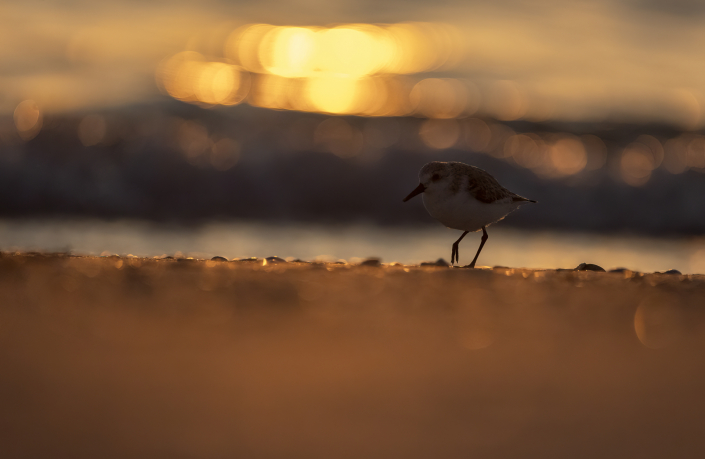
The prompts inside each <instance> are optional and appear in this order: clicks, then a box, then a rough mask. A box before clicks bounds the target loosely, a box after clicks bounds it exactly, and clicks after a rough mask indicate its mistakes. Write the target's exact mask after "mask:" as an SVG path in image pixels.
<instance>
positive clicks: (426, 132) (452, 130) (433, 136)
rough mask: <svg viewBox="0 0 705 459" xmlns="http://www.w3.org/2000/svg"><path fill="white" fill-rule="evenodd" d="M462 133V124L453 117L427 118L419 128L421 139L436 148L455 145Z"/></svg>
mask: <svg viewBox="0 0 705 459" xmlns="http://www.w3.org/2000/svg"><path fill="white" fill-rule="evenodd" d="M460 133H461V131H460V124H459V123H458V121H456V120H452V119H443V120H438V119H430V120H426V121H424V122H423V123H422V124H421V127H420V128H419V137H420V138H421V141H423V143H424V144H426V145H427V146H429V147H431V148H433V149H436V150H443V149H446V148H451V147H453V146H455V144H457V143H458V139H459V138H460Z"/></svg>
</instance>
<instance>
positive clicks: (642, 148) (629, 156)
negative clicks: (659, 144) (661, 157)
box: [619, 142, 656, 186]
mask: <svg viewBox="0 0 705 459" xmlns="http://www.w3.org/2000/svg"><path fill="white" fill-rule="evenodd" d="M655 166H656V159H655V158H654V155H653V153H652V152H651V149H650V148H649V147H647V146H646V145H644V144H643V143H640V142H632V143H630V144H629V145H627V146H626V147H625V148H624V150H622V155H621V157H620V160H619V174H620V176H621V177H622V180H624V182H625V183H627V184H629V185H631V186H642V185H645V184H646V182H648V181H649V179H650V178H651V172H652V171H653V170H654V169H655Z"/></svg>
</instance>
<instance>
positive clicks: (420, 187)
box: [402, 183, 426, 202]
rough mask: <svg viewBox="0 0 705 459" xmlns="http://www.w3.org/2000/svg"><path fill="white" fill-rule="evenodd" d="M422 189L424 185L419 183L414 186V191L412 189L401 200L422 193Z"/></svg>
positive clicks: (424, 188) (406, 199)
mask: <svg viewBox="0 0 705 459" xmlns="http://www.w3.org/2000/svg"><path fill="white" fill-rule="evenodd" d="M424 190H426V187H425V186H423V183H419V186H417V187H416V188H414V191H412V192H411V193H409V196H407V197H405V198H404V200H403V201H402V202H406V201H408V200H409V199H411V198H413V197H414V196H416V195H417V194H421V193H423V192H424Z"/></svg>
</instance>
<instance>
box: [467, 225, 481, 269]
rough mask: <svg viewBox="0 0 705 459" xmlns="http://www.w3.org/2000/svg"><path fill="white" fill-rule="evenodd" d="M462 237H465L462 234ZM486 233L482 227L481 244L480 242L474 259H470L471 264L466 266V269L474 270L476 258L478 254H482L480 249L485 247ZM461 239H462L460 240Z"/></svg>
mask: <svg viewBox="0 0 705 459" xmlns="http://www.w3.org/2000/svg"><path fill="white" fill-rule="evenodd" d="M463 236H465V235H464V234H463ZM487 238H488V236H487V231H486V230H485V227H484V226H483V227H482V242H480V247H479V248H478V249H477V253H476V254H475V258H473V259H472V263H470V264H469V265H468V268H474V267H475V262H476V261H477V257H479V256H480V252H482V247H483V246H484V245H485V241H487ZM461 239H462V238H461Z"/></svg>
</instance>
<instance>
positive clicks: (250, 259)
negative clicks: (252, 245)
mask: <svg viewBox="0 0 705 459" xmlns="http://www.w3.org/2000/svg"><path fill="white" fill-rule="evenodd" d="M233 261H239V262H245V263H254V262H256V261H259V259H258V258H257V257H250V258H237V259H235V260H233Z"/></svg>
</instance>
